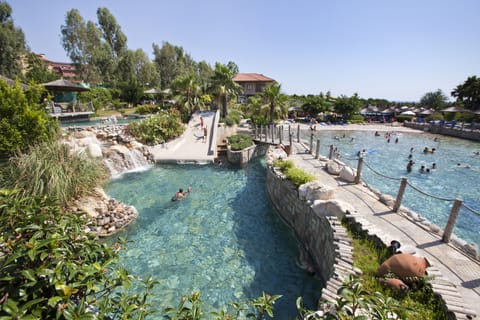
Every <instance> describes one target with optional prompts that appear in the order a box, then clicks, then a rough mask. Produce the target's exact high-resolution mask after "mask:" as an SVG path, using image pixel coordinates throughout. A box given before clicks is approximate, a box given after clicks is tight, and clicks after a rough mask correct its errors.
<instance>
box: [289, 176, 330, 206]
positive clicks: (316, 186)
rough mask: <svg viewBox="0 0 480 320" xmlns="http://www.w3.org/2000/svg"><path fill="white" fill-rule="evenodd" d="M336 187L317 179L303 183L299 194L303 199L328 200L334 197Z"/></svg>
mask: <svg viewBox="0 0 480 320" xmlns="http://www.w3.org/2000/svg"><path fill="white" fill-rule="evenodd" d="M334 191H335V188H333V187H330V186H326V185H323V184H322V183H321V182H320V181H318V180H315V181H311V182H308V183H305V184H302V185H301V186H300V187H299V188H298V196H299V198H300V199H301V200H307V201H308V200H310V201H314V200H328V199H331V198H332V197H333V192H334Z"/></svg>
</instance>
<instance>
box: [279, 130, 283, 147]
mask: <svg viewBox="0 0 480 320" xmlns="http://www.w3.org/2000/svg"><path fill="white" fill-rule="evenodd" d="M278 139H280V144H282V140H283V126H278Z"/></svg>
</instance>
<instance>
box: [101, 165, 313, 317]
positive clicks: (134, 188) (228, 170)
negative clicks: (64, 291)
mask: <svg viewBox="0 0 480 320" xmlns="http://www.w3.org/2000/svg"><path fill="white" fill-rule="evenodd" d="M265 170H266V168H265V163H264V161H260V160H257V161H255V162H253V163H251V164H249V165H248V166H247V167H245V168H243V169H240V168H232V167H227V166H222V167H220V166H214V165H204V166H198V165H181V166H180V165H159V166H156V167H154V168H153V169H151V170H149V171H146V172H141V173H131V174H126V175H124V176H123V177H122V178H120V179H118V180H113V181H111V183H110V184H109V186H108V187H107V188H106V190H107V192H108V193H109V194H110V195H111V196H113V197H115V198H117V199H119V200H122V201H124V202H126V203H129V204H132V205H134V206H135V207H136V208H137V209H138V211H139V217H138V220H137V221H136V223H135V224H134V225H132V226H131V227H129V228H128V230H126V231H125V232H123V234H121V236H125V237H127V238H128V240H132V241H133V242H132V243H130V244H129V245H128V249H127V250H126V251H125V252H121V254H122V257H121V263H122V264H124V265H125V266H126V267H127V269H128V270H129V271H131V272H132V273H133V274H136V275H139V276H144V277H146V276H148V275H152V276H153V277H154V278H155V279H156V280H158V281H160V285H158V286H157V287H156V289H155V292H154V302H153V305H154V306H155V308H156V309H157V310H160V311H161V310H163V308H165V307H167V306H176V305H177V304H178V301H179V299H180V297H181V296H182V295H188V294H189V293H190V292H192V291H194V290H200V291H201V298H202V300H203V301H204V305H203V308H204V309H205V310H209V309H211V308H212V307H213V308H219V307H226V306H227V304H228V302H230V301H236V302H240V301H247V300H249V299H252V298H256V297H258V296H260V295H261V294H262V291H265V292H267V293H269V294H281V295H283V297H282V298H281V299H280V300H278V301H277V303H276V304H275V315H276V316H278V317H277V318H279V319H286V318H287V317H290V318H293V317H294V316H296V315H297V314H296V307H295V300H296V298H297V297H299V296H302V297H303V298H304V300H305V302H306V304H307V306H308V307H310V308H314V307H315V306H316V301H317V299H318V298H319V295H320V290H321V284H320V282H319V281H318V280H316V279H315V278H314V277H311V276H309V275H308V274H307V273H306V272H305V271H304V270H302V269H300V268H299V267H298V266H297V264H296V260H297V258H298V256H299V251H298V246H297V241H296V240H295V238H294V236H293V233H292V232H291V231H290V230H289V229H288V228H287V227H286V226H285V225H284V223H283V222H282V221H281V220H280V218H279V217H278V215H277V213H276V212H275V209H274V208H273V207H272V205H271V203H270V201H269V199H268V195H267V193H266V187H265V179H266V172H265ZM188 186H191V187H192V188H193V192H192V193H191V194H189V195H188V197H187V198H186V199H184V200H181V201H171V198H172V195H173V194H174V193H175V191H177V190H178V189H179V188H185V189H186V188H187V187H188ZM152 318H158V314H157V315H155V316H154V317H152Z"/></svg>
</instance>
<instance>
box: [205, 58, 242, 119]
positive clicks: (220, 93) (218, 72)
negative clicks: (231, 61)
mask: <svg viewBox="0 0 480 320" xmlns="http://www.w3.org/2000/svg"><path fill="white" fill-rule="evenodd" d="M235 74H236V73H235V70H234V69H231V68H229V67H228V66H226V65H224V64H222V63H219V62H217V63H216V64H215V71H214V74H213V77H212V79H211V87H210V91H211V92H213V94H214V95H215V96H216V97H217V99H218V100H219V101H220V102H221V104H222V117H224V118H225V117H226V116H227V115H228V110H227V103H228V99H229V97H231V96H236V95H237V94H239V93H240V92H241V91H242V87H241V86H240V85H239V84H238V83H236V82H235V81H233V77H235Z"/></svg>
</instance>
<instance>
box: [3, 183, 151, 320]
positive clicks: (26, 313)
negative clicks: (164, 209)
mask: <svg viewBox="0 0 480 320" xmlns="http://www.w3.org/2000/svg"><path fill="white" fill-rule="evenodd" d="M84 224H85V221H83V220H82V219H81V218H80V217H79V216H78V215H72V214H67V213H64V212H61V211H60V208H59V207H58V205H57V204H56V203H54V202H52V201H51V200H49V199H48V198H46V197H39V198H30V199H27V198H21V197H18V195H16V194H15V192H14V191H11V190H7V189H1V190H0V243H2V246H0V256H1V258H0V270H2V276H1V277H0V292H1V296H2V303H1V304H0V318H1V319H107V318H108V319H144V318H145V316H146V315H148V314H150V313H152V312H151V310H150V305H149V300H150V298H149V297H150V290H151V289H152V287H153V286H154V285H155V282H153V281H152V280H151V279H146V280H141V279H138V278H136V277H134V276H133V275H130V274H129V273H128V272H127V271H126V270H124V269H123V268H121V267H115V263H116V262H117V260H118V253H117V250H119V249H121V245H120V244H116V245H115V246H114V248H111V247H108V246H107V245H106V244H102V243H101V242H100V241H98V239H94V237H93V236H91V235H88V234H85V233H84V232H83V230H84ZM140 280H141V281H140ZM133 284H135V285H137V284H138V285H140V286H141V288H143V289H142V292H141V293H140V294H135V295H133V294H127V293H126V290H127V289H128V288H129V287H130V286H131V285H133ZM122 289H123V290H122Z"/></svg>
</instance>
